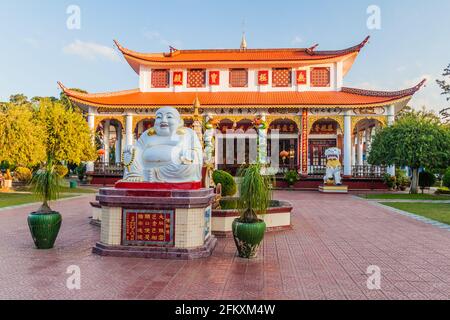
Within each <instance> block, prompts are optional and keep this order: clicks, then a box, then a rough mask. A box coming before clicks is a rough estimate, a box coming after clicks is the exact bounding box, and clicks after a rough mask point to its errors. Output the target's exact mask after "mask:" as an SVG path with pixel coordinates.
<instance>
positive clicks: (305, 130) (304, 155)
mask: <svg viewBox="0 0 450 320" xmlns="http://www.w3.org/2000/svg"><path fill="white" fill-rule="evenodd" d="M301 153H302V175H304V176H307V175H308V110H307V109H303V112H302V150H301Z"/></svg>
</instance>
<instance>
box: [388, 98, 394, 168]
mask: <svg viewBox="0 0 450 320" xmlns="http://www.w3.org/2000/svg"><path fill="white" fill-rule="evenodd" d="M387 120H388V126H392V125H393V124H394V123H395V106H394V105H390V106H389V107H388V109H387ZM387 173H389V174H390V175H391V176H395V165H393V166H389V167H388V168H387Z"/></svg>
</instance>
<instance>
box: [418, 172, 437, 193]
mask: <svg viewBox="0 0 450 320" xmlns="http://www.w3.org/2000/svg"><path fill="white" fill-rule="evenodd" d="M435 182H436V176H435V175H434V174H432V173H431V172H428V171H422V172H421V173H419V187H420V189H422V193H423V190H424V189H425V188H429V187H431V186H432V185H434V183H435Z"/></svg>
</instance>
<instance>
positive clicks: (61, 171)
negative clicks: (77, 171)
mask: <svg viewBox="0 0 450 320" xmlns="http://www.w3.org/2000/svg"><path fill="white" fill-rule="evenodd" d="M55 170H56V173H57V174H58V176H59V177H60V178H64V177H65V176H67V174H68V173H69V169H67V167H66V166H64V165H62V164H58V165H56V166H55Z"/></svg>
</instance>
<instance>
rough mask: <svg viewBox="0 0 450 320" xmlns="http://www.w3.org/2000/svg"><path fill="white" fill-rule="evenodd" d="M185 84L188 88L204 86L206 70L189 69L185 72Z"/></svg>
mask: <svg viewBox="0 0 450 320" xmlns="http://www.w3.org/2000/svg"><path fill="white" fill-rule="evenodd" d="M187 86H188V87H189V88H202V87H205V86H206V70H205V69H190V70H188V74H187Z"/></svg>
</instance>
